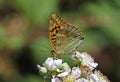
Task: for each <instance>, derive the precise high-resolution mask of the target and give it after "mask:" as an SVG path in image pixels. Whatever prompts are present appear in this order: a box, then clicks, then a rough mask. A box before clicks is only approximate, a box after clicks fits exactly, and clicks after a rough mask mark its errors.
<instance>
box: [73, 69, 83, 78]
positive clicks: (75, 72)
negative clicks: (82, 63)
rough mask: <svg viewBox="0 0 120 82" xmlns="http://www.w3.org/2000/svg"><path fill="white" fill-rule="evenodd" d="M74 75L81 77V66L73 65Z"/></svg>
mask: <svg viewBox="0 0 120 82" xmlns="http://www.w3.org/2000/svg"><path fill="white" fill-rule="evenodd" d="M71 75H72V77H74V78H79V77H80V75H81V70H80V68H79V67H73V68H72V73H71Z"/></svg>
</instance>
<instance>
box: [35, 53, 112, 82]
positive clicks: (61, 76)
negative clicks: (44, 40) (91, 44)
mask: <svg viewBox="0 0 120 82" xmlns="http://www.w3.org/2000/svg"><path fill="white" fill-rule="evenodd" d="M70 58H71V59H72V60H74V63H75V64H76V66H75V67H72V68H71V67H70V66H69V65H68V64H67V63H66V62H63V60H62V59H54V58H51V57H49V58H48V59H47V60H46V61H45V62H44V63H43V67H42V66H40V65H37V67H38V69H39V72H40V74H42V75H43V76H44V78H51V82H110V81H109V80H108V78H107V77H106V76H104V75H103V74H102V73H101V72H100V71H97V70H95V68H96V67H97V66H98V64H97V63H96V62H94V59H93V58H92V57H91V56H90V55H89V54H88V53H86V52H85V53H80V52H78V51H75V52H74V53H73V54H72V55H70Z"/></svg>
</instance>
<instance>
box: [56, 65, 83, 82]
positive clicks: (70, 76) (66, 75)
mask: <svg viewBox="0 0 120 82" xmlns="http://www.w3.org/2000/svg"><path fill="white" fill-rule="evenodd" d="M80 75H81V70H80V68H79V67H73V68H72V71H71V72H62V73H60V74H58V75H57V77H59V78H61V79H62V80H63V82H74V81H75V80H76V79H78V78H79V77H80Z"/></svg>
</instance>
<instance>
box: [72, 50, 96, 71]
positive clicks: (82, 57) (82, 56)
mask: <svg viewBox="0 0 120 82" xmlns="http://www.w3.org/2000/svg"><path fill="white" fill-rule="evenodd" d="M71 58H72V59H73V60H74V61H81V64H82V65H87V66H89V68H90V69H91V70H93V69H94V68H96V67H97V65H98V64H97V63H95V62H94V60H93V58H92V57H91V56H90V55H89V54H88V53H86V52H84V53H80V52H78V51H75V52H74V53H73V54H72V55H71Z"/></svg>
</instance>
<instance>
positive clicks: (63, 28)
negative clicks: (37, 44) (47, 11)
mask: <svg viewBox="0 0 120 82" xmlns="http://www.w3.org/2000/svg"><path fill="white" fill-rule="evenodd" d="M49 31H50V32H49V37H50V41H51V45H52V48H53V51H52V52H53V55H54V56H58V55H64V54H67V53H70V52H72V51H74V50H76V48H77V47H78V46H79V45H80V43H81V41H82V40H83V39H84V37H83V33H82V32H81V31H80V30H79V29H78V28H77V27H75V26H73V25H71V24H69V23H67V22H66V21H65V20H63V19H62V18H61V17H60V16H58V15H57V14H53V15H52V17H51V20H50V26H49Z"/></svg>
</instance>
